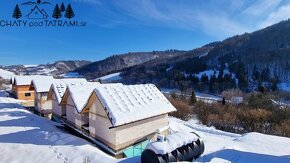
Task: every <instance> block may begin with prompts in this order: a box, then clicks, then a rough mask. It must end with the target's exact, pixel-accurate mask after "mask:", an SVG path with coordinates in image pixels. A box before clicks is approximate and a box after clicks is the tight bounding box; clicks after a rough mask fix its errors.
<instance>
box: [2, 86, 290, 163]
mask: <svg viewBox="0 0 290 163" xmlns="http://www.w3.org/2000/svg"><path fill="white" fill-rule="evenodd" d="M0 96H2V97H0V162H1V163H2V162H5V163H10V162H13V163H26V162H27V163H38V162H49V163H50V162H51V163H70V162H75V163H82V162H84V160H89V162H90V163H98V162H102V163H107V162H108V163H110V162H123V163H139V162H140V157H135V158H130V159H123V160H116V159H114V158H112V157H110V156H109V155H107V154H105V153H104V152H102V151H101V150H99V149H98V148H96V147H94V146H93V145H92V144H90V143H89V142H87V141H85V140H84V139H81V138H79V137H76V136H73V135H71V134H69V133H65V132H64V131H63V130H61V129H58V128H57V127H56V126H57V124H55V123H54V122H52V121H50V120H47V119H44V118H41V117H39V116H37V115H35V114H32V113H30V112H29V111H27V110H25V109H24V108H23V107H22V106H21V105H19V104H18V103H19V101H17V100H15V99H13V98H8V97H3V96H5V93H3V92H1V91H0ZM169 123H170V128H171V129H173V130H176V131H194V132H196V133H198V134H199V135H200V136H201V137H202V139H203V140H204V142H205V147H206V149H205V153H204V154H203V156H202V157H201V158H199V159H198V160H197V161H198V162H219V163H220V162H237V163H244V162H245V163H251V162H253V163H254V162H255V163H256V162H261V163H265V162H269V163H290V138H284V137H278V136H270V135H264V134H259V133H248V134H244V135H239V134H232V133H227V132H223V131H219V130H216V129H214V128H209V127H205V126H203V125H200V124H198V122H197V121H196V120H191V121H188V122H185V121H182V120H179V119H176V118H173V117H170V118H169Z"/></svg>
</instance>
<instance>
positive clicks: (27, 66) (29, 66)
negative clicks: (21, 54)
mask: <svg viewBox="0 0 290 163" xmlns="http://www.w3.org/2000/svg"><path fill="white" fill-rule="evenodd" d="M23 66H24V67H25V68H31V67H37V66H38V65H23Z"/></svg>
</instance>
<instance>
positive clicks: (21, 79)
mask: <svg viewBox="0 0 290 163" xmlns="http://www.w3.org/2000/svg"><path fill="white" fill-rule="evenodd" d="M33 79H38V80H43V81H45V80H51V79H53V77H52V76H41V75H30V76H15V77H14V83H15V85H30V84H31V81H32V80H33Z"/></svg>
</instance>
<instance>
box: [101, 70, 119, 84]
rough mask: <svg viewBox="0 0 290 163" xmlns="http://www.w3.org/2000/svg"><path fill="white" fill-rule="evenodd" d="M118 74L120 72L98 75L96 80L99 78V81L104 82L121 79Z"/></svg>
mask: <svg viewBox="0 0 290 163" xmlns="http://www.w3.org/2000/svg"><path fill="white" fill-rule="evenodd" d="M120 74H121V72H117V73H113V74H109V75H106V76H102V77H99V78H97V79H96V80H101V81H103V82H106V83H108V82H114V81H118V80H121V79H122V78H121V76H120Z"/></svg>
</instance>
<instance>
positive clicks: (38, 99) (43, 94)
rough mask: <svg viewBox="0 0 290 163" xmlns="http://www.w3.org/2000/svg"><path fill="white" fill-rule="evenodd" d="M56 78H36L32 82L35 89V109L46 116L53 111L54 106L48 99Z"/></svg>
mask: <svg viewBox="0 0 290 163" xmlns="http://www.w3.org/2000/svg"><path fill="white" fill-rule="evenodd" d="M54 80H55V79H53V77H51V78H47V79H45V80H42V79H40V78H36V79H33V80H32V82H31V84H30V89H34V110H35V112H37V113H39V114H40V115H42V116H44V117H48V116H49V115H50V113H51V107H52V106H51V102H48V101H47V95H48V91H49V88H50V86H51V84H52V83H53V81H54Z"/></svg>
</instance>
